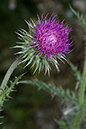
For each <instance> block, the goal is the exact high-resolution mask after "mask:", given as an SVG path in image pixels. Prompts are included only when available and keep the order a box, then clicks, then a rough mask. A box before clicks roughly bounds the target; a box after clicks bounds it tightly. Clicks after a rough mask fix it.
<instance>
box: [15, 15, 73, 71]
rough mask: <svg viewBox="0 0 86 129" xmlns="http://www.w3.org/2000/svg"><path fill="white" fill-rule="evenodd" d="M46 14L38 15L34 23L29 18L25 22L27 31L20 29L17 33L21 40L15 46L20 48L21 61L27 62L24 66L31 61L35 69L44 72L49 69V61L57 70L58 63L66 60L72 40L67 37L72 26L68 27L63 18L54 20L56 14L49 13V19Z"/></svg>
mask: <svg viewBox="0 0 86 129" xmlns="http://www.w3.org/2000/svg"><path fill="white" fill-rule="evenodd" d="M47 17H48V14H47V15H46V16H45V18H43V15H42V16H41V18H39V16H38V20H37V21H36V23H34V22H33V20H32V19H31V20H30V21H28V22H27V24H28V27H29V30H30V31H29V32H27V31H25V30H23V29H22V30H21V31H20V33H18V35H19V36H20V38H21V39H22V41H23V42H20V43H19V45H17V46H15V48H21V51H20V52H18V54H24V53H25V56H24V59H23V62H27V64H26V66H28V65H29V64H31V63H32V67H33V66H35V71H36V70H37V69H38V70H39V72H40V70H45V73H46V72H48V73H49V71H50V69H51V67H50V64H49V62H51V63H52V64H54V65H55V67H56V68H57V70H58V71H59V67H58V65H59V63H58V61H57V59H60V60H61V61H63V60H66V56H65V54H68V53H70V52H71V51H72V50H71V49H70V47H72V45H73V44H72V41H71V39H69V32H70V31H72V28H68V24H67V23H65V24H64V20H63V21H62V22H59V20H56V19H55V17H56V15H53V14H52V15H51V16H50V17H49V19H48V18H47ZM35 71H34V72H35Z"/></svg>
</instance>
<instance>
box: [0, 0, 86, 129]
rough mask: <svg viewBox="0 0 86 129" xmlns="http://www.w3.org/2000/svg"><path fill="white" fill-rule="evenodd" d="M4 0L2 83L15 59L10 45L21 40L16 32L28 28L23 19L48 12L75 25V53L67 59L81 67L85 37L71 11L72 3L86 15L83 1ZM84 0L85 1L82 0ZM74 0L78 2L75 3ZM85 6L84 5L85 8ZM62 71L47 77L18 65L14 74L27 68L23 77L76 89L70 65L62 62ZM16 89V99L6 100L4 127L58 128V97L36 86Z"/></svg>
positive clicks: (0, 15) (1, 5)
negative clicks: (55, 119)
mask: <svg viewBox="0 0 86 129" xmlns="http://www.w3.org/2000/svg"><path fill="white" fill-rule="evenodd" d="M77 1H78V4H77V3H76V0H73V1H71V0H1V1H0V82H1V80H2V78H3V76H4V74H5V72H6V70H7V69H8V67H9V66H10V65H11V63H12V62H13V61H14V60H15V58H16V56H14V52H16V51H15V50H13V49H9V47H12V46H15V43H16V42H17V41H18V39H17V36H16V34H15V32H16V31H17V30H18V29H20V28H23V29H25V30H28V28H27V25H26V23H25V22H24V20H28V19H29V18H32V19H33V20H36V15H37V14H39V15H41V14H42V13H44V14H46V13H47V12H49V13H50V14H51V13H55V14H57V16H58V18H59V19H60V20H62V19H63V18H64V19H65V20H66V22H67V21H68V24H69V26H72V27H73V32H72V33H71V35H72V37H73V40H74V49H75V50H74V52H72V54H69V56H68V58H69V59H70V60H71V61H72V63H74V64H76V65H78V67H79V69H81V70H82V66H83V60H84V51H83V47H84V40H82V35H83V33H84V32H83V31H82V29H81V27H80V26H79V24H77V21H76V20H75V17H74V15H73V14H72V12H71V11H70V8H69V3H70V4H71V5H73V7H74V9H76V10H78V11H79V12H83V13H84V14H85V9H84V5H85V4H84V5H83V4H79V1H80V0H77ZM81 1H83V0H81ZM74 2H75V3H74ZM82 5H83V7H82ZM60 69H61V72H60V73H57V72H56V69H53V71H52V73H51V76H44V75H43V73H41V74H38V73H36V74H35V75H33V74H32V72H33V71H32V70H31V69H30V67H29V68H26V69H23V66H19V67H18V68H17V69H16V71H15V72H14V74H13V76H12V77H13V78H14V76H15V75H17V76H18V75H20V74H21V73H23V72H25V71H28V73H27V74H26V75H25V76H24V77H23V79H27V80H28V79H30V78H34V77H36V78H39V79H40V80H41V79H42V80H43V81H46V82H49V83H51V84H53V83H55V84H56V85H57V84H58V85H62V86H64V88H67V87H68V86H69V85H70V89H74V85H75V79H74V77H72V76H73V74H72V71H71V70H70V67H69V66H68V64H65V65H64V64H61V68H60ZM15 89H16V90H17V92H14V93H12V94H11V96H12V97H13V99H11V100H10V101H7V102H5V109H4V111H3V112H2V113H1V115H4V116H5V118H3V120H2V119H1V121H4V123H3V124H2V125H1V127H0V128H2V129H19V128H20V129H38V128H40V129H57V128H58V127H57V125H56V124H55V122H54V121H53V118H54V117H60V116H61V111H60V108H61V106H60V105H61V104H60V100H58V98H54V99H53V100H52V101H51V97H50V96H49V94H47V93H46V92H44V91H40V92H39V91H38V90H37V87H33V86H26V85H19V86H17V87H15Z"/></svg>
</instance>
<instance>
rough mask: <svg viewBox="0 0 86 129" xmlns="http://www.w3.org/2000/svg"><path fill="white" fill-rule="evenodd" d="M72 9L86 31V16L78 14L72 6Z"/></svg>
mask: <svg viewBox="0 0 86 129" xmlns="http://www.w3.org/2000/svg"><path fill="white" fill-rule="evenodd" d="M70 9H71V11H72V12H73V13H74V14H75V16H76V17H77V18H78V20H79V22H80V23H81V25H82V27H83V28H84V29H85V31H86V22H85V19H84V16H83V15H82V14H81V15H80V14H79V12H76V11H75V10H74V9H73V8H72V7H71V6H70Z"/></svg>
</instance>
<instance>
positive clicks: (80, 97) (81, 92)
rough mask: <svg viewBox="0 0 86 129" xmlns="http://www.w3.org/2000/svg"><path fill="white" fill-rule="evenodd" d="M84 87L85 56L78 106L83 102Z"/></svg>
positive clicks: (85, 79)
mask: <svg viewBox="0 0 86 129" xmlns="http://www.w3.org/2000/svg"><path fill="white" fill-rule="evenodd" d="M85 85H86V55H85V63H84V69H83V76H82V80H81V85H80V90H79V105H82V104H83V102H84V95H85V93H84V92H85Z"/></svg>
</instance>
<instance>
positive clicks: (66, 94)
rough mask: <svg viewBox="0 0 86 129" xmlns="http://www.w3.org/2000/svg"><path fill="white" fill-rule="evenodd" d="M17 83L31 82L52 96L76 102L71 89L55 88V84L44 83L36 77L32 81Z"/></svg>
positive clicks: (25, 82)
mask: <svg viewBox="0 0 86 129" xmlns="http://www.w3.org/2000/svg"><path fill="white" fill-rule="evenodd" d="M18 83H22V84H31V85H34V86H35V85H36V86H37V87H38V88H39V89H44V90H45V91H48V92H50V93H51V95H52V97H54V96H59V97H61V98H62V99H63V100H67V101H71V102H72V103H78V101H77V97H76V95H75V93H74V92H73V91H71V92H70V91H69V90H67V91H65V90H64V89H63V88H62V87H59V88H57V87H55V86H52V85H51V84H46V83H44V82H42V81H39V80H37V79H35V80H33V81H31V80H30V81H27V80H26V81H20V82H18Z"/></svg>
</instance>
